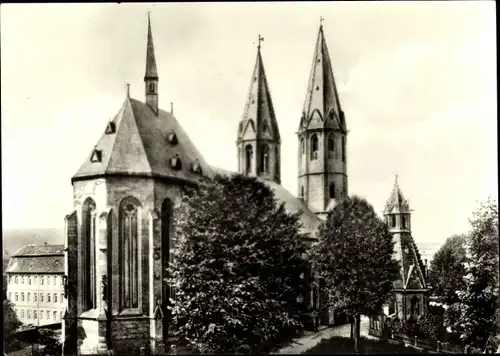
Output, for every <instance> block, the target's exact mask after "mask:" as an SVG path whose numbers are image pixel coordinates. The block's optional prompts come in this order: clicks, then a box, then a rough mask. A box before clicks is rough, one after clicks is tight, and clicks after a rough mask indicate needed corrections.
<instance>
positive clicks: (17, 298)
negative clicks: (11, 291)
mask: <svg viewBox="0 0 500 356" xmlns="http://www.w3.org/2000/svg"><path fill="white" fill-rule="evenodd" d="M17 301H19V295H18V294H17V292H16V302H17Z"/></svg>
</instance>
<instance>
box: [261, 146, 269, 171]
mask: <svg viewBox="0 0 500 356" xmlns="http://www.w3.org/2000/svg"><path fill="white" fill-rule="evenodd" d="M260 167H261V170H262V172H263V173H269V147H268V146H267V145H264V146H262V152H261V153H260Z"/></svg>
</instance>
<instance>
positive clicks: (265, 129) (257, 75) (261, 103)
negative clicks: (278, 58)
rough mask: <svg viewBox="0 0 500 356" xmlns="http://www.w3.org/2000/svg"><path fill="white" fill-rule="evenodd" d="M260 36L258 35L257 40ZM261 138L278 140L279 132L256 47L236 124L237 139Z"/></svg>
mask: <svg viewBox="0 0 500 356" xmlns="http://www.w3.org/2000/svg"><path fill="white" fill-rule="evenodd" d="M260 40H261V38H260V37H259V42H260ZM255 138H263V139H270V140H275V141H279V140H280V133H279V128H278V123H277V121H276V115H275V113H274V107H273V101H272V99H271V92H270V91H269V85H268V84H267V77H266V72H265V70H264V63H263V61H262V55H261V53H260V45H259V46H258V48H257V59H256V61H255V67H254V70H253V74H252V78H251V80H250V87H249V88H248V95H247V101H246V104H245V109H244V111H243V116H242V118H241V121H240V123H239V126H238V139H255Z"/></svg>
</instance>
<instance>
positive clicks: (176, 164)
mask: <svg viewBox="0 0 500 356" xmlns="http://www.w3.org/2000/svg"><path fill="white" fill-rule="evenodd" d="M170 166H171V167H172V168H173V169H177V170H180V169H182V163H181V160H180V158H179V155H178V154H177V155H175V157H172V158H171V159H170Z"/></svg>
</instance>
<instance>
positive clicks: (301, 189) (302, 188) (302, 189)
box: [300, 186, 304, 198]
mask: <svg viewBox="0 0 500 356" xmlns="http://www.w3.org/2000/svg"><path fill="white" fill-rule="evenodd" d="M300 196H301V197H302V198H303V197H304V186H302V187H300Z"/></svg>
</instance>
